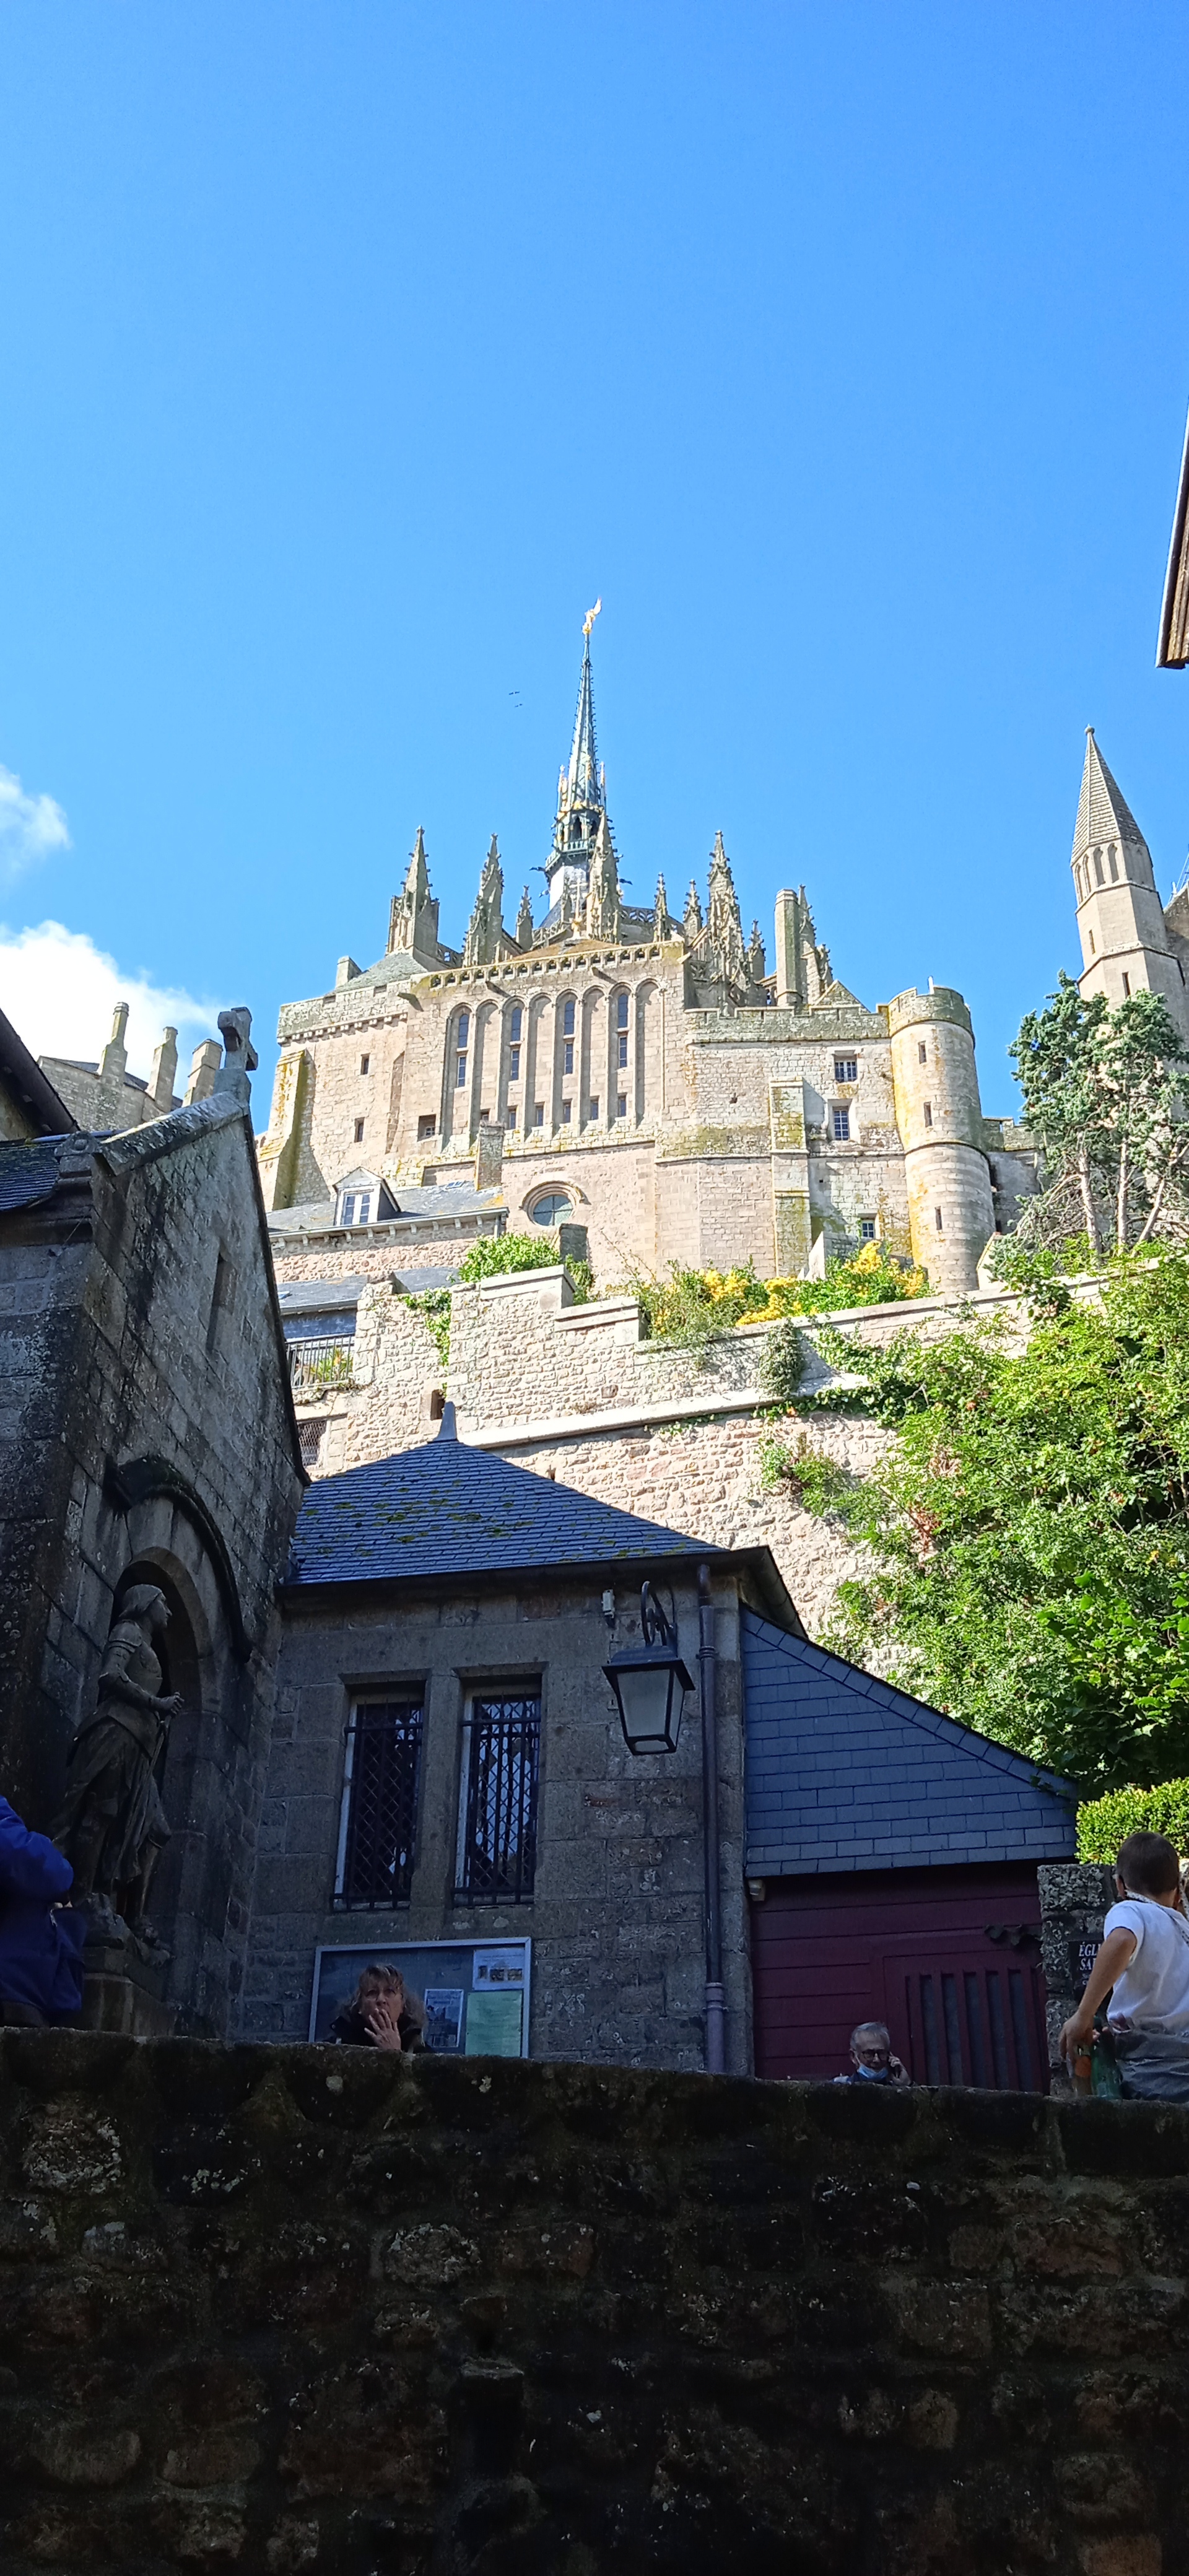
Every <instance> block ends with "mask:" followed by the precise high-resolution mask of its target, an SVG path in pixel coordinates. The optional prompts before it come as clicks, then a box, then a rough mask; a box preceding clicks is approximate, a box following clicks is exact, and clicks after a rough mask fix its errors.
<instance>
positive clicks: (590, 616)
mask: <svg viewBox="0 0 1189 2576" xmlns="http://www.w3.org/2000/svg"><path fill="white" fill-rule="evenodd" d="M602 605H603V603H602V600H601V599H596V601H595V604H594V607H593V608H588V609H587V612H586V615H585V617H584V618H583V620H582V632H583V634H584V635H585V636H586V638H587V640H588V641H589V639H590V630H591V627H592V626H593V625H594V622H595V619H596V617H597V616H598V614H599V610H600V609H601V607H602Z"/></svg>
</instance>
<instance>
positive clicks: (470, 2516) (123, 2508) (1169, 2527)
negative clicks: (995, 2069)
mask: <svg viewBox="0 0 1189 2576" xmlns="http://www.w3.org/2000/svg"><path fill="white" fill-rule="evenodd" d="M2 2044H3V2048H4V2065H3V2074H4V2080H3V2084H2V2085H0V2154H2V2156H3V2178H2V2182H0V2258H2V2259H0V2303H2V2314H3V2327H4V2334H3V2346H2V2354H3V2359H2V2363H0V2525H2V2527H3V2537H4V2559H5V2566H6V2568H7V2570H8V2571H9V2576H41V2571H43V2570H45V2569H47V2568H57V2569H60V2570H64V2571H69V2576H74V2571H75V2570H80V2571H81V2570H84V2569H86V2570H90V2569H92V2568H97V2569H103V2568H110V2567H117V2566H118V2567H120V2568H122V2569H125V2570H127V2571H129V2576H166V2571H171V2570H175V2569H176V2570H188V2569H194V2568H202V2567H210V2568H215V2569H224V2568H232V2569H236V2570H239V2571H241V2576H297V2572H298V2571H302V2570H307V2569H308V2570H312V2571H314V2576H318V2571H320V2570H325V2571H328V2576H330V2571H333V2576H512V2571H513V2570H515V2571H516V2576H521V2571H524V2576H616V2571H623V2576H642V2572H643V2571H647V2570H650V2569H651V2570H656V2571H657V2576H703V2571H706V2576H710V2572H711V2571H713V2576H789V2572H790V2571H791V2570H793V2569H796V2570H797V2571H798V2576H959V2571H960V2576H1006V2571H1009V2570H1010V2571H1013V2572H1014V2571H1019V2572H1020V2576H1030V2571H1034V2570H1036V2571H1039V2570H1042V2569H1043V2570H1045V2571H1047V2576H1171V2571H1172V2569H1173V2568H1174V2567H1175V2566H1177V2565H1178V2564H1179V2563H1180V2559H1181V2556H1182V2554H1183V2551H1184V2548H1185V2542H1186V2537H1187V2532H1186V2507H1185V2501H1184V2479H1183V2458H1184V2445H1185V2441H1186V2438H1187V2436H1189V2369H1187V2345H1189V2266H1187V2260H1186V2234H1185V2212H1186V2207H1187V2205H1189V2115H1186V2113H1184V2112H1183V2111H1181V2110H1178V2109H1174V2108H1171V2107H1168V2108H1165V2107H1160V2106H1156V2105H1149V2104H1124V2105H1120V2104H1115V2103H1106V2102H1077V2103H1056V2102H1052V2101H1046V2100H1043V2099H1041V2098H1040V2097H1037V2096H1030V2095H987V2094H977V2093H961V2092H958V2093H945V2092H942V2093H925V2092H918V2093H914V2094H911V2095H908V2096H901V2097H897V2096H894V2095H893V2096H888V2095H885V2094H875V2095H873V2094H871V2093H869V2092H862V2091H855V2090H852V2089H841V2088H840V2089H838V2090H835V2089H834V2088H833V2087H832V2086H829V2085H822V2086H800V2085H784V2084H780V2085H777V2084H757V2083H753V2082H745V2081H741V2080H722V2079H716V2078H711V2077H705V2076H688V2077H685V2076H673V2075H668V2076H666V2075H660V2074H633V2073H627V2072H620V2071H615V2070H608V2069H596V2068H592V2067H578V2066H542V2065H536V2064H532V2063H528V2064H521V2063H519V2062H509V2061H503V2060H498V2059H486V2060H485V2059H470V2060H466V2059H464V2060H458V2061H454V2062H447V2061H443V2060H441V2059H436V2060H429V2061H426V2060H424V2059H422V2060H417V2059H414V2060H411V2061H403V2062H402V2061H399V2060H398V2061H396V2062H393V2061H391V2060H388V2059H385V2058H382V2057H378V2056H374V2055H371V2054H366V2053H364V2052H359V2053H357V2054H356V2053H351V2052H343V2053H339V2052H331V2051H329V2050H315V2049H311V2048H306V2047H285V2048H266V2047H250V2048H248V2047H245V2048H228V2047H225V2046H221V2045H218V2044H215V2043H209V2044H205V2045H204V2044H199V2043H192V2042H184V2041H161V2042H144V2041H142V2042H134V2041H120V2040H113V2039H108V2038H105V2037H100V2036H98V2035H95V2036H89V2035H76V2034H74V2033H49V2032H28V2033H12V2032H10V2033H8V2034H7V2035H6V2036H5V2037H4V2039H3V2043H2Z"/></svg>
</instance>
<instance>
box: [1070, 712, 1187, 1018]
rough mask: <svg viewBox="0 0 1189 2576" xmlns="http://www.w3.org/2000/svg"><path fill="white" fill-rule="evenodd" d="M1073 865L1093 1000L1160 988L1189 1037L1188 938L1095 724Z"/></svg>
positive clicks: (1082, 981)
mask: <svg viewBox="0 0 1189 2576" xmlns="http://www.w3.org/2000/svg"><path fill="white" fill-rule="evenodd" d="M1070 866H1071V868H1072V870H1073V882H1074V891H1075V895H1076V899H1077V914H1078V932H1079V935H1080V938H1081V943H1082V972H1081V975H1080V976H1079V978H1078V982H1079V985H1080V988H1081V991H1082V992H1083V993H1084V994H1085V995H1086V998H1087V1000H1088V999H1089V997H1090V995H1091V994H1092V993H1102V994H1104V995H1105V997H1106V1000H1107V1001H1108V1002H1109V1004H1110V1007H1111V1009H1112V1010H1117V1009H1118V1006H1119V1004H1120V1002H1122V1001H1124V1000H1125V999H1126V997H1127V995H1128V994H1129V993H1158V994H1159V995H1160V996H1161V999H1162V1000H1163V1001H1165V1002H1167V1004H1168V1007H1169V1010H1170V1012H1171V1014H1172V1017H1173V1020H1174V1022H1175V1024H1176V1026H1177V1028H1178V1029H1179V1030H1180V1031H1181V1034H1182V1036H1183V1037H1185V1038H1186V1039H1189V997H1187V995H1186V987H1185V968H1184V965H1183V963H1182V959H1181V955H1180V954H1179V953H1178V952H1180V951H1182V950H1184V948H1185V945H1186V943H1185V940H1184V938H1183V936H1182V935H1181V932H1180V926H1179V925H1178V924H1174V923H1173V922H1170V921H1169V920H1168V919H1166V916H1165V911H1164V906H1163V905H1162V903H1161V901H1160V897H1159V894H1158V893H1157V891H1156V876H1155V871H1154V869H1153V866H1152V856H1151V852H1150V850H1149V848H1148V844H1147V842H1146V841H1145V839H1144V836H1143V833H1142V832H1141V830H1140V828H1139V825H1138V823H1137V822H1136V819H1135V816H1134V814H1133V813H1132V812H1131V809H1130V807H1129V806H1128V804H1127V802H1126V800H1125V798H1124V797H1123V795H1122V793H1121V791H1120V789H1119V788H1118V786H1117V785H1116V783H1115V780H1114V779H1113V778H1112V776H1111V773H1110V771H1109V769H1108V768H1107V765H1106V762H1105V760H1104V759H1103V757H1102V753H1101V752H1100V750H1099V748H1098V745H1097V743H1096V741H1095V739H1094V728H1093V726H1092V725H1090V726H1087V729H1086V762H1085V767H1084V769H1083V771H1082V792H1081V795H1080V796H1079V798H1078V819H1077V825H1076V828H1075V830H1074V836H1073V855H1072V858H1071V860H1070ZM1175 900H1176V898H1174V903H1175ZM1170 909H1171V907H1170Z"/></svg>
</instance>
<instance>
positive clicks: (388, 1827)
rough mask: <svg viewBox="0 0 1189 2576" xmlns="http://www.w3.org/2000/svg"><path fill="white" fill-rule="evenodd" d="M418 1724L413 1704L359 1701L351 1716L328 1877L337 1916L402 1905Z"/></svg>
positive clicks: (408, 1878) (412, 1835) (410, 1854)
mask: <svg viewBox="0 0 1189 2576" xmlns="http://www.w3.org/2000/svg"><path fill="white" fill-rule="evenodd" d="M422 1723H423V1712H422V1707H421V1702H420V1700H419V1699H417V1700H377V1701H365V1702H363V1703H360V1704H357V1705H356V1707H355V1708H353V1709H352V1711H351V1718H350V1723H349V1725H348V1728H347V1759H346V1765H345V1769H344V1775H343V1805H342V1814H341V1817H340V1820H339V1847H338V1859H337V1866H336V1869H335V1876H334V1902H335V1907H336V1909H337V1910H341V1911H346V1910H347V1909H349V1908H355V1907H376V1906H384V1907H389V1906H393V1905H407V1904H408V1901H409V1889H410V1887H411V1885H412V1879H413V1862H414V1858H415V1853H416V1840H417V1791H418V1787H419V1784H420V1775H421V1733H422Z"/></svg>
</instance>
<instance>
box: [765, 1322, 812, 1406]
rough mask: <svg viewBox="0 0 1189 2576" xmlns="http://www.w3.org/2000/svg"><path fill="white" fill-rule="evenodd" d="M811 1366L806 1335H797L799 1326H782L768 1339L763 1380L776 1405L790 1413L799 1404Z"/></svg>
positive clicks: (787, 1324)
mask: <svg viewBox="0 0 1189 2576" xmlns="http://www.w3.org/2000/svg"><path fill="white" fill-rule="evenodd" d="M808 1363H809V1353H808V1350H807V1349H806V1346H805V1336H804V1334H803V1333H799V1332H798V1331H797V1327H796V1325H795V1324H790V1323H787V1322H786V1323H783V1324H778V1325H777V1327H776V1330H775V1332H772V1333H769V1335H768V1340H767V1345H766V1347H765V1351H764V1356H763V1359H762V1360H761V1362H760V1377H761V1380H762V1382H763V1385H764V1388H765V1391H766V1393H767V1394H769V1395H770V1396H771V1398H772V1401H773V1403H774V1404H779V1405H780V1406H781V1407H782V1409H783V1410H784V1411H785V1412H786V1413H787V1412H788V1411H789V1410H790V1409H791V1407H792V1406H793V1405H794V1404H795V1402H796V1399H797V1395H798V1391H799V1389H800V1385H801V1380H802V1378H803V1377H804V1375H805V1371H806V1368H807V1366H808Z"/></svg>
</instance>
